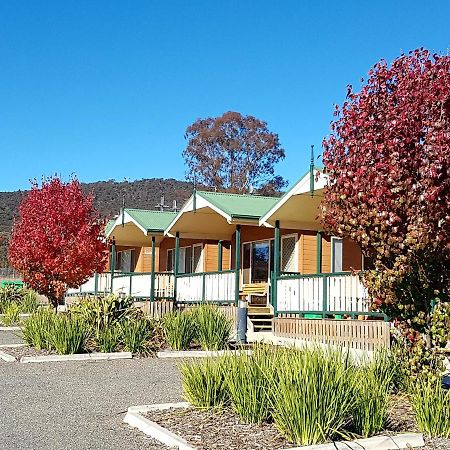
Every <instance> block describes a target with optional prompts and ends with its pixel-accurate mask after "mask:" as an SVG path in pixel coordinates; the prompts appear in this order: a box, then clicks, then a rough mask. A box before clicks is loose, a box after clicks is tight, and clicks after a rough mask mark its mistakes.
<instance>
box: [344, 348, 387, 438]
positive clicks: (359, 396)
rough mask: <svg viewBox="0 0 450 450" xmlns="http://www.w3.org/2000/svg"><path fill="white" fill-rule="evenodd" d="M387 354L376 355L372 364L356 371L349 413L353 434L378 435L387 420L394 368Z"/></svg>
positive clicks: (377, 353)
mask: <svg viewBox="0 0 450 450" xmlns="http://www.w3.org/2000/svg"><path fill="white" fill-rule="evenodd" d="M390 363H391V359H390V358H389V357H388V353H387V352H376V353H375V355H374V359H373V361H371V362H369V363H366V364H365V365H363V366H362V367H361V368H360V369H359V370H357V371H356V374H355V376H356V381H357V382H356V383H355V395H356V402H355V406H354V409H353V413H352V418H353V426H354V429H355V431H356V432H357V433H358V434H359V435H362V436H364V437H369V436H372V435H374V434H377V433H379V432H380V431H382V430H383V429H384V427H385V425H386V422H387V419H388V415H389V414H388V409H389V399H390V392H391V387H392V383H393V378H394V373H395V367H394V366H393V365H391V364H390Z"/></svg>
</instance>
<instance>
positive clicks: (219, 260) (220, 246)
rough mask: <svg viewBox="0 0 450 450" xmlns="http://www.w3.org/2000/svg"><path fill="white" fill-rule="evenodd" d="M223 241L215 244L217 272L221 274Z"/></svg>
mask: <svg viewBox="0 0 450 450" xmlns="http://www.w3.org/2000/svg"><path fill="white" fill-rule="evenodd" d="M222 255H223V241H222V240H220V241H219V242H218V243H217V271H218V272H222V258H223V256H222Z"/></svg>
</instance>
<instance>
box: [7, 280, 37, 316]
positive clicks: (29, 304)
mask: <svg viewBox="0 0 450 450" xmlns="http://www.w3.org/2000/svg"><path fill="white" fill-rule="evenodd" d="M11 303H14V304H16V305H18V306H19V307H20V312H22V313H32V312H35V311H36V310H37V308H38V301H37V295H36V293H35V292H34V291H33V290H31V289H27V288H19V287H15V286H5V287H4V288H0V314H3V313H4V312H5V310H6V308H7V307H8V305H10V304H11Z"/></svg>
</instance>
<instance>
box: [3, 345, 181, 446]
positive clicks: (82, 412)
mask: <svg viewBox="0 0 450 450" xmlns="http://www.w3.org/2000/svg"><path fill="white" fill-rule="evenodd" d="M0 339H1V340H2V342H0V343H5V342H4V339H5V336H1V337H0ZM180 393H181V387H180V380H179V373H178V369H177V368H176V362H174V361H171V360H159V359H155V358H148V359H133V360H117V361H97V362H95V361H92V362H82V363H79V362H57V363H46V364H19V363H0V424H1V426H0V448H1V449H2V450H17V449H27V450H38V449H45V450H53V449H64V450H65V449H71V450H78V449H79V450H87V449H105V450H106V449H127V450H134V449H161V448H164V447H162V446H160V445H158V444H157V443H156V442H154V441H151V440H150V439H148V438H146V437H144V435H142V434H140V433H139V432H138V431H135V430H133V429H130V428H128V427H127V426H126V425H124V424H123V422H122V420H123V417H124V414H125V412H126V410H127V408H128V407H129V406H131V405H142V404H146V403H156V402H158V403H162V402H169V401H180V400H181V396H180Z"/></svg>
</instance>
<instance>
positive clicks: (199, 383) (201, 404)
mask: <svg viewBox="0 0 450 450" xmlns="http://www.w3.org/2000/svg"><path fill="white" fill-rule="evenodd" d="M227 362H228V359H226V358H217V359H212V358H206V359H204V360H202V361H200V362H194V361H193V362H186V363H182V364H181V365H180V366H179V368H180V372H181V380H182V381H181V383H182V386H183V397H184V398H185V400H186V401H188V402H190V403H191V404H192V405H194V406H195V407H197V408H215V407H222V406H226V405H227V404H228V403H229V394H228V390H227V385H226V382H225V374H226V372H227V369H228V365H227Z"/></svg>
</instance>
